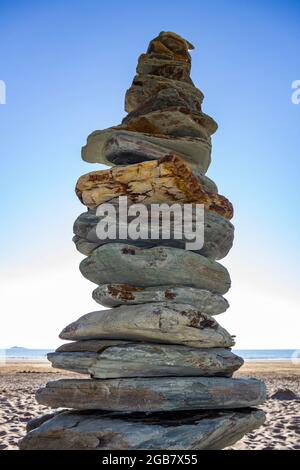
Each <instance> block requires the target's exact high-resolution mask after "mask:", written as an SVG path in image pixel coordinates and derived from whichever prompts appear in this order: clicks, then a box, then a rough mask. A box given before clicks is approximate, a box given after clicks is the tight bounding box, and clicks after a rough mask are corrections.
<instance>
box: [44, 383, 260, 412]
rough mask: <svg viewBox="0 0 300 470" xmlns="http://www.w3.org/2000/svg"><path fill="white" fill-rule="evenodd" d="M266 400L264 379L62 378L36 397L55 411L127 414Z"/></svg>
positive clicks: (248, 404) (246, 404)
mask: <svg viewBox="0 0 300 470" xmlns="http://www.w3.org/2000/svg"><path fill="white" fill-rule="evenodd" d="M265 398H266V390H265V385H264V383H263V382H261V381H260V380H257V379H230V378H223V377H167V378H161V377H160V378H156V377H151V378H131V379H109V380H104V379H103V380H96V379H61V380H57V381H54V382H48V383H47V385H46V387H44V388H41V389H39V390H38V392H37V394H36V399H37V401H38V403H40V404H41V405H45V406H50V407H52V408H60V407H68V408H75V409H77V410H87V409H89V410H110V411H126V412H131V411H142V412H147V411H172V410H198V409H230V408H231V409H234V408H247V407H251V406H256V405H260V404H261V403H263V402H264V400H265Z"/></svg>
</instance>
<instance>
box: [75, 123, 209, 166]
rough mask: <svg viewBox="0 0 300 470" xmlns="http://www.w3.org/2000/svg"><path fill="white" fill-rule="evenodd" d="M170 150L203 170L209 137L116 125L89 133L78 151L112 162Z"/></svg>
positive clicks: (132, 160) (121, 162)
mask: <svg viewBox="0 0 300 470" xmlns="http://www.w3.org/2000/svg"><path fill="white" fill-rule="evenodd" d="M170 152H172V153H175V154H178V156H179V157H180V158H182V160H184V161H185V163H186V164H187V165H189V166H190V167H191V168H192V170H193V171H195V169H198V172H199V173H202V174H204V173H206V171H207V169H208V167H209V165H210V162H211V140H210V139H206V138H196V137H170V136H165V135H162V134H153V133H152V134H151V133H147V132H132V131H127V130H125V129H122V127H121V126H119V127H118V126H116V127H110V128H108V129H104V130H102V131H94V132H93V133H92V134H90V135H89V136H88V138H87V143H86V145H85V146H84V147H83V148H82V152H81V155H82V159H83V160H85V161H87V162H90V163H103V164H104V165H108V166H112V165H125V164H133V163H139V162H141V161H146V160H158V159H159V158H162V157H165V156H166V155H169V154H170ZM198 172H197V174H198Z"/></svg>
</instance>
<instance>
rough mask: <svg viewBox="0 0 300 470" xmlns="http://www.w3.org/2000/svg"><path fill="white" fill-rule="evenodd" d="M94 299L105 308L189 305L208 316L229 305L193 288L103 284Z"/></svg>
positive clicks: (223, 300) (206, 291) (222, 310)
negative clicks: (137, 305)
mask: <svg viewBox="0 0 300 470" xmlns="http://www.w3.org/2000/svg"><path fill="white" fill-rule="evenodd" d="M93 299H94V300H95V301H96V302H98V303H99V304H101V305H104V306H105V307H118V306H120V305H134V304H146V303H151V302H152V303H154V302H168V303H179V304H189V305H192V306H193V307H195V308H196V309H198V310H200V312H202V313H206V314H207V315H218V314H220V313H223V312H225V310H227V308H228V307H229V304H228V302H227V300H226V299H224V297H222V296H221V295H218V294H213V293H212V292H210V291H208V290H204V289H194V288H193V287H173V286H158V287H133V286H129V285H128V284H102V285H101V286H99V287H97V289H95V290H94V291H93Z"/></svg>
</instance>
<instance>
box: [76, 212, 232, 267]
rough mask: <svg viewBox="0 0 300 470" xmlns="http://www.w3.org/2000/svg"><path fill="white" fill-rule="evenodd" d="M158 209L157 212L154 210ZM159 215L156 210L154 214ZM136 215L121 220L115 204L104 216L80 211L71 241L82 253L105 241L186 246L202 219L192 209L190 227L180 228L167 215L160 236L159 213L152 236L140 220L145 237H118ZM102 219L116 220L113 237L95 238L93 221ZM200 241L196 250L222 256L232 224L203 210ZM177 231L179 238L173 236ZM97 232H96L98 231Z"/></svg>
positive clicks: (148, 245) (228, 242) (229, 242)
mask: <svg viewBox="0 0 300 470" xmlns="http://www.w3.org/2000/svg"><path fill="white" fill-rule="evenodd" d="M147 210H148V213H149V214H151V207H149V206H147ZM157 213H158V212H157ZM158 215H159V214H158ZM135 217H136V216H128V217H127V220H124V221H123V219H122V218H120V217H119V206H118V205H115V215H114V214H112V215H111V216H110V215H109V214H105V215H104V216H97V215H96V211H95V210H93V209H91V210H89V211H87V212H84V213H82V214H80V216H79V217H77V219H76V220H75V222H74V226H73V231H74V234H75V237H74V238H73V241H74V243H75V245H76V247H77V249H78V250H79V251H80V252H81V253H83V254H84V255H87V256H88V255H90V254H91V252H92V251H93V250H94V249H95V248H98V247H99V246H102V245H104V244H106V243H129V244H133V245H135V246H140V247H153V246H155V245H161V246H173V247H175V248H183V249H184V248H186V243H188V242H189V241H191V240H193V237H195V233H196V232H197V230H199V223H202V220H201V221H200V222H199V220H197V218H196V216H195V211H194V213H193V217H192V221H191V227H190V229H188V227H187V226H185V230H184V231H182V225H181V223H177V222H176V223H174V219H173V218H171V217H170V239H164V238H163V237H162V228H163V227H164V224H163V222H162V218H161V214H160V223H159V227H158V229H159V231H158V232H159V233H157V237H156V238H154V237H153V234H151V227H150V224H149V226H148V225H147V226H146V225H145V224H144V228H143V224H142V223H141V228H143V231H144V233H146V232H147V233H148V239H137V240H134V241H131V240H130V239H129V238H120V236H119V234H120V233H121V234H123V233H127V232H128V230H127V229H128V224H130V223H131V222H132V221H133V220H134V219H135ZM102 219H104V220H105V223H107V224H108V225H109V224H111V226H114V225H115V224H116V239H115V240H113V239H109V238H107V239H104V238H102V239H99V237H98V234H97V224H98V223H99V222H100V221H101V220H102ZM203 229H204V233H203V235H204V244H203V246H202V247H201V248H200V249H198V250H193V251H195V252H196V253H199V254H201V255H203V256H206V257H208V258H211V259H221V258H224V257H225V256H226V255H227V253H228V252H229V250H230V249H231V247H232V244H233V238H234V226H233V225H232V224H231V222H230V221H229V220H227V219H225V218H224V217H222V216H220V215H218V214H215V213H214V212H211V211H205V213H204V224H203ZM178 231H179V235H180V236H182V238H181V239H180V238H177V236H178ZM98 233H99V232H98ZM84 241H85V242H91V244H84V245H83V244H82V243H83V242H84Z"/></svg>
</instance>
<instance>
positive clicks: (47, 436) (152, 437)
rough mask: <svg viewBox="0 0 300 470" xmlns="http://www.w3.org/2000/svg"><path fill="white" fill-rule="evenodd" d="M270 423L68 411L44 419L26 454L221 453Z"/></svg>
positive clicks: (247, 415)
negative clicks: (73, 452) (109, 451)
mask: <svg viewBox="0 0 300 470" xmlns="http://www.w3.org/2000/svg"><path fill="white" fill-rule="evenodd" d="M264 421H265V415H264V413H263V411H261V410H256V409H251V410H249V409H248V410H241V411H185V412H179V411H176V412H174V411H173V412H172V413H152V414H142V413H138V414H120V413H119V414H117V413H112V412H92V413H88V412H79V411H77V412H76V411H71V412H70V411H64V412H63V413H59V414H57V415H56V416H54V417H52V418H51V419H48V420H44V421H43V422H42V423H41V425H40V426H39V427H35V428H34V429H33V430H32V431H31V432H30V433H28V434H27V435H26V436H25V437H24V438H23V439H22V440H21V442H20V449H21V450H173V449H174V450H181V449H182V450H208V449H210V450H219V449H223V448H225V447H228V446H231V445H233V444H234V443H235V442H236V441H238V440H239V439H241V438H242V437H243V436H244V434H246V433H248V432H251V431H253V430H254V429H256V428H258V427H259V426H261V425H262V424H263V423H264Z"/></svg>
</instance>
